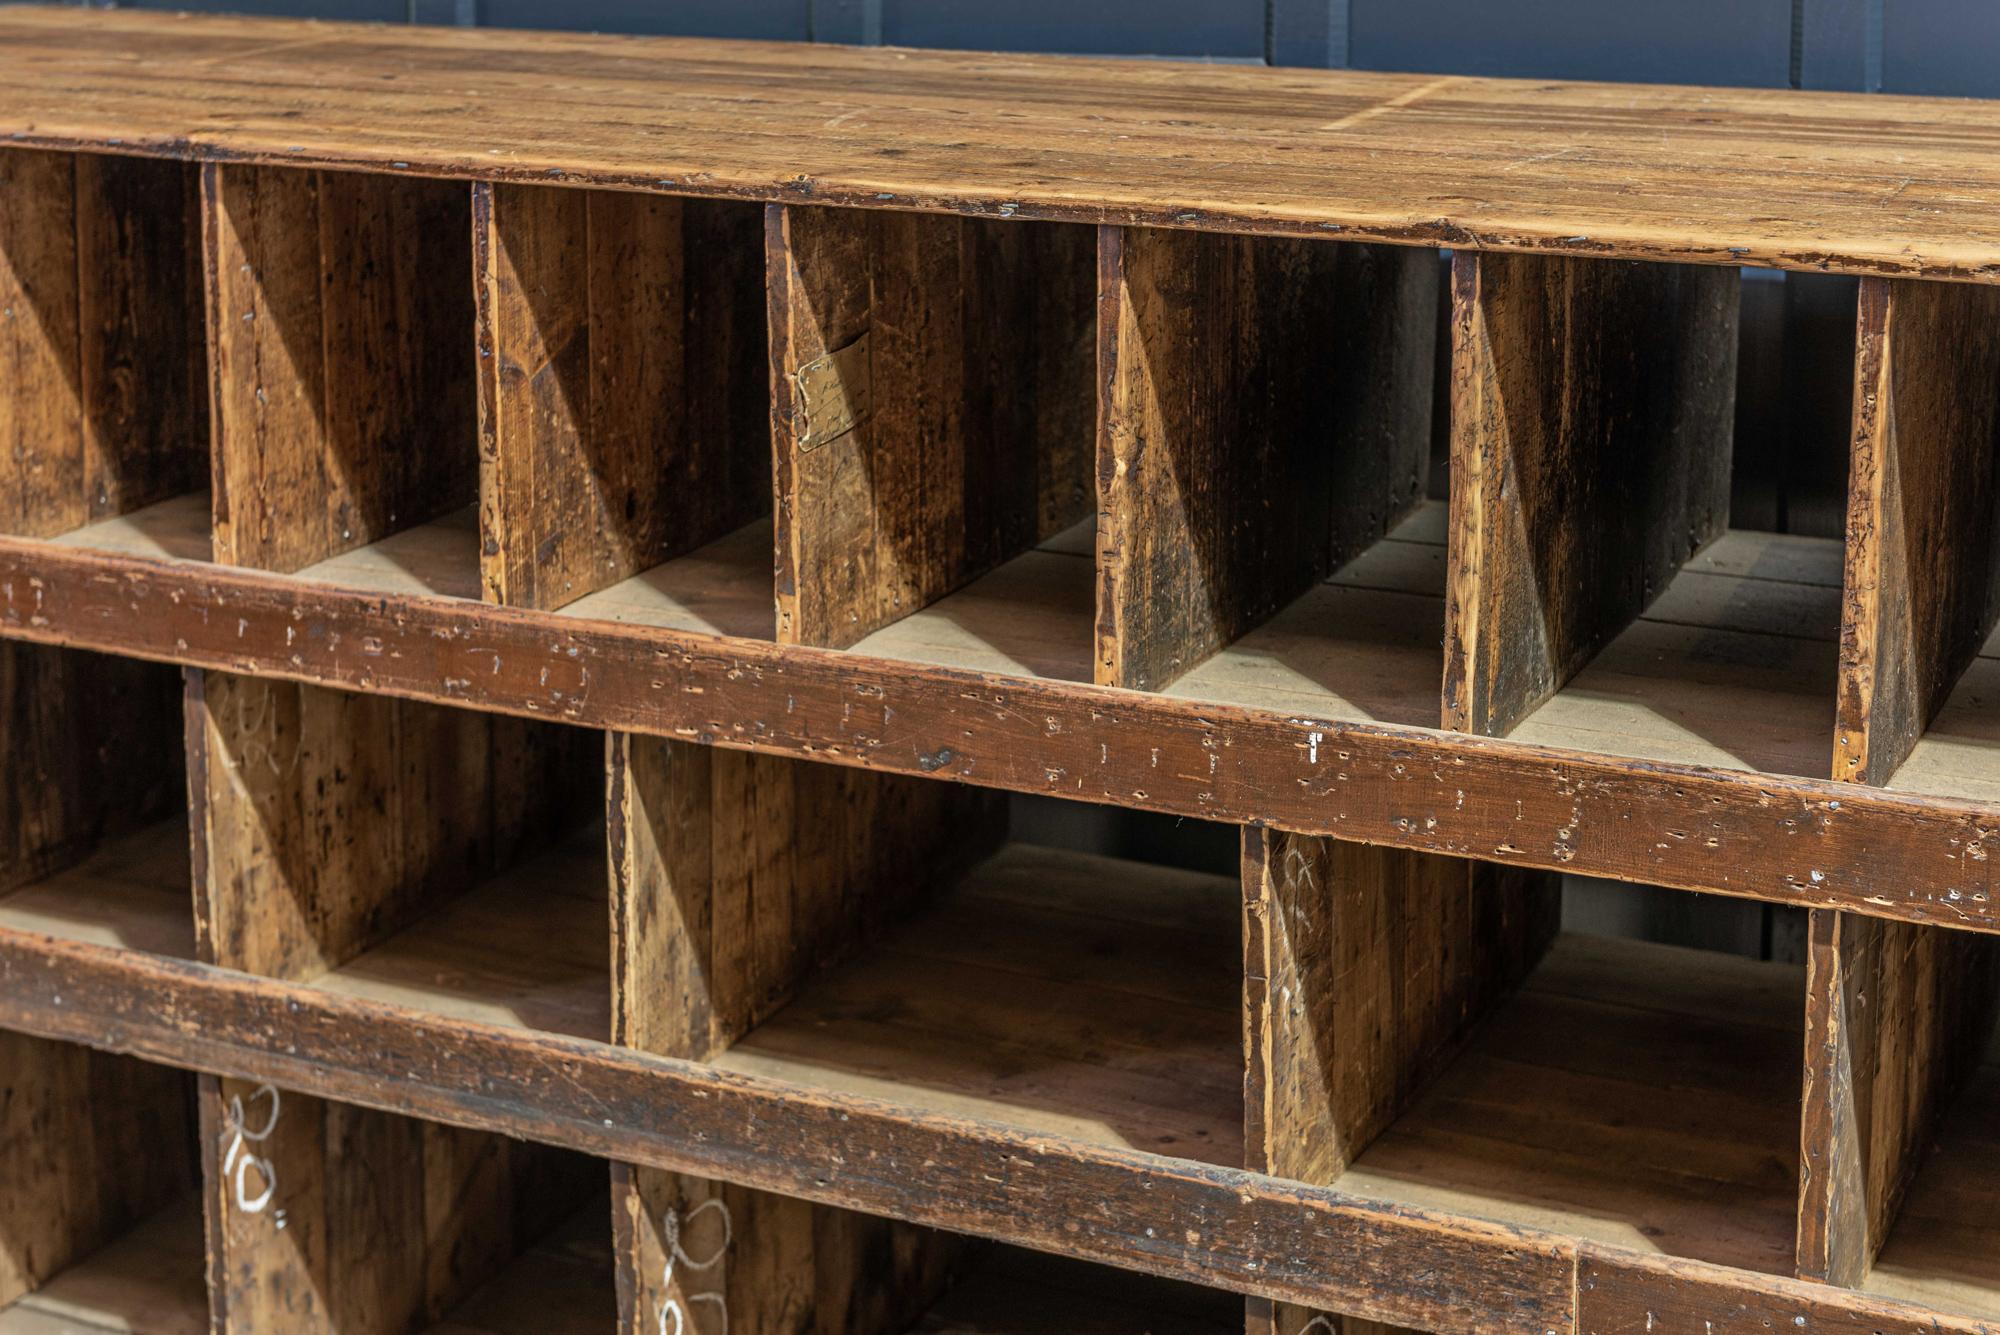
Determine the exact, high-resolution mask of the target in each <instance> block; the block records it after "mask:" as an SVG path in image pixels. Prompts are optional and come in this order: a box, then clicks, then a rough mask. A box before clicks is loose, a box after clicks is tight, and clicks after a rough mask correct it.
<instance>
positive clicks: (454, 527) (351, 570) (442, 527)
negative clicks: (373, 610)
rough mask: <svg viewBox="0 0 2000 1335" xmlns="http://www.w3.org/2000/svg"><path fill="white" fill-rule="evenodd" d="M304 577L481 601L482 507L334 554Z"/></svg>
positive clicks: (303, 572) (392, 592)
mask: <svg viewBox="0 0 2000 1335" xmlns="http://www.w3.org/2000/svg"><path fill="white" fill-rule="evenodd" d="M298 578H300V579H305V580H312V581H313V582H315V583H318V584H334V585H338V586H339V587H341V588H344V589H356V590H359V591H361V592H364V593H381V594H390V595H394V596H398V597H405V598H466V599H470V600H472V601H474V602H477V601H478V600H479V597H480V590H479V507H478V506H476V505H468V506H466V507H465V508H464V509H462V510H454V511H453V512H452V513H450V514H448V515H445V516H444V517H443V518H441V519H433V520H431V521H430V522H429V523H427V524H418V525H416V526H414V527H412V528H406V529H404V530H403V531H402V532H400V533H392V534H390V535H389V536H388V537H386V538H383V539H382V540H381V541H380V542H371V543H369V544H368V545H367V546H366V547H357V548H355V549H354V550H353V551H351V552H342V553H341V554H340V555H338V556H330V557H328V558H327V559H326V560H324V561H321V562H319V563H318V564H317V565H310V566H307V567H306V568H305V569H304V570H301V571H299V572H298Z"/></svg>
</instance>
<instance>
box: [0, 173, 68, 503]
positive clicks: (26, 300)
mask: <svg viewBox="0 0 2000 1335" xmlns="http://www.w3.org/2000/svg"><path fill="white" fill-rule="evenodd" d="M76 248H77V231H76V158H75V155H74V154H70V153H44V152H37V151H35V150H32V149H18V148H9V149H7V150H5V151H4V152H0V366H5V367H6V374H7V393H6V394H4V395H0V484H4V485H0V492H4V494H5V496H6V501H5V506H4V511H0V527H4V528H5V530H6V531H7V532H9V533H24V534H28V535H30V536H35V537H40V536H45V535H47V534H51V533H60V532H63V531H64V530H66V529H72V528H76V527H77V526H79V525H80V524H82V523H83V521H84V519H85V517H86V516H87V515H88V514H89V513H90V510H89V506H88V502H87V498H86V492H85V487H84V476H83V475H84V443H83V442H84V437H83V387H82V373H83V367H82V339H81V334H80V332H79V330H78V324H77V254H76Z"/></svg>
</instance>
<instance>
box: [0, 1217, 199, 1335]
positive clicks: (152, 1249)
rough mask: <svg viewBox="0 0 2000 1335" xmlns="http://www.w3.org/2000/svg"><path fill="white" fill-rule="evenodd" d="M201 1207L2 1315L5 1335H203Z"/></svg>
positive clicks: (138, 1235) (145, 1230) (158, 1224)
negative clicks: (114, 1333)
mask: <svg viewBox="0 0 2000 1335" xmlns="http://www.w3.org/2000/svg"><path fill="white" fill-rule="evenodd" d="M207 1330H208V1262H207V1259H206V1257H205V1256H204V1254H203V1251H202V1225H201V1204H200V1202H199V1201H198V1200H197V1199H196V1198H195V1197H194V1196H192V1195H189V1196H186V1197H183V1198H182V1199H181V1200H179V1201H176V1202H175V1203H174V1204H172V1205H169V1206H168V1207H167V1208H166V1209H164V1210H161V1211H159V1212H157V1213H156V1214H154V1215H153V1216H152V1217H151V1218H149V1219H146V1220H145V1221H143V1222H142V1223H141V1224H140V1225H139V1226H138V1227H137V1228H135V1229H133V1230H132V1231H131V1232H129V1233H127V1234H125V1235H124V1236H123V1237H120V1238H118V1239H116V1240H114V1241H112V1242H111V1243H109V1244H108V1245H106V1246H104V1247H101V1248H99V1249H98V1250H97V1251H95V1252H92V1253H91V1254H90V1255H89V1256H87V1257H85V1258H84V1259H83V1260H81V1261H79V1262H77V1263H76V1264H75V1265H73V1266H70V1267H69V1268H68V1269H67V1270H64V1271H62V1272H61V1273H59V1274H57V1275H56V1276H55V1277H54V1278H53V1279H51V1280H50V1281H49V1282H48V1283H47V1284H44V1285H43V1286H42V1287H41V1288H40V1289H38V1290H36V1291H35V1292H33V1293H30V1294H28V1295H27V1296H25V1297H23V1298H20V1299H18V1300H16V1301H15V1302H14V1303H13V1304H12V1305H11V1306H9V1307H7V1308H6V1309H4V1310H0V1335H96V1333H97V1332H100V1331H118V1332H134V1333H135V1335H206V1332H207Z"/></svg>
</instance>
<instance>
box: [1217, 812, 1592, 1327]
mask: <svg viewBox="0 0 2000 1335" xmlns="http://www.w3.org/2000/svg"><path fill="white" fill-rule="evenodd" d="M1560 906H1561V895H1560V886H1559V884H1558V882H1557V879H1556V878H1555V877H1553V876H1550V875H1549V874H1547V873H1542V872H1532V871H1530V872H1523V871H1518V870H1510V869H1506V868H1500V867H1495V866H1493V865H1491V864H1490V863H1481V862H1469V861H1464V860H1461V859H1457V858H1441V857H1436V856H1432V855H1427V854H1422V853H1409V852H1404V851H1402V850H1400V849H1384V848H1371V847H1369V846H1367V845H1365V844H1348V843H1340V842H1337V841H1335V840H1331V839H1319V838H1313V837H1309V836H1304V835H1295V834H1286V833H1283V832H1281V831H1276V830H1245V831H1244V833H1243V937H1244V951H1245V960H1244V998H1243V1006H1244V1011H1243V1014H1244V1053H1245V1059H1246V1062H1247V1070H1246V1074H1245V1077H1244V1092H1245V1101H1244V1128H1245V1139H1246V1142H1247V1144H1246V1152H1247V1155H1248V1159H1249V1163H1248V1167H1249V1168H1250V1169H1251V1170H1252V1171H1255V1172H1261V1173H1270V1174H1272V1175H1273V1176H1276V1177H1283V1178H1292V1179H1296V1180H1298V1181H1302V1182H1310V1183H1317V1184H1331V1183H1333V1182H1334V1181H1335V1180H1336V1179H1338V1178H1339V1177H1340V1175H1341V1174H1342V1173H1343V1172H1345V1171H1346V1169H1347V1167H1348V1165H1349V1164H1351V1163H1352V1162H1353V1161H1354V1159H1355V1158H1356V1157H1357V1156H1358V1155H1359V1154H1360V1153H1361V1151H1362V1150H1363V1149H1365V1148H1366V1147H1367V1145H1368V1143H1369V1142H1370V1141H1371V1140H1373V1139H1374V1138H1375V1137H1376V1136H1377V1135H1379V1134H1380V1133H1381V1132H1382V1131H1383V1130H1385V1129H1386V1128H1387V1127H1388V1126H1389V1124H1390V1123H1391V1122H1392V1121H1394V1120H1395V1119H1396V1118H1397V1117H1398V1116H1399V1115H1400V1114H1402V1113H1403V1112H1404V1111H1405V1110H1407V1109H1408V1107H1409V1106H1410V1104H1411V1102H1412V1100H1413V1099H1414V1097H1415V1095H1416V1094H1417V1092H1418V1090H1420V1089H1421V1088H1422V1087H1423V1085H1424V1084H1425V1083H1426V1082H1427V1081H1428V1080H1429V1079H1430V1078H1431V1077H1432V1076H1434V1075H1436V1074H1437V1072H1438V1071H1439V1070H1441V1069H1442V1068H1443V1065H1444V1063H1445V1062H1446V1061H1447V1060H1449V1059H1450V1057H1451V1056H1452V1055H1453V1054H1454V1053H1455V1051H1456V1050H1457V1047H1458V1045H1459V1043H1460V1041H1461V1040H1463V1039H1464V1037H1465V1035H1466V1034H1467V1033H1468V1032H1469V1031H1470V1029H1471V1028H1472V1026H1474V1025H1475V1024H1477V1023H1478V1022H1479V1021H1480V1020H1481V1019H1483V1018H1484V1017H1485V1015H1486V1013H1487V1012H1488V1011H1489V1010H1491V1008H1492V1007H1493V1005H1494V1004H1495V1003H1496V1002H1498V1001H1499V1000H1500V999H1501V998H1502V997H1504V996H1505V995H1506V994H1507V993H1508V992H1509V991H1510V990H1512V989H1513V988H1514V987H1515V986H1517V985H1518V984H1519V983H1520V982H1521V980H1522V979H1523V978H1525V977H1527V975H1528V973H1529V971H1530V970H1532V969H1533V968H1534V967H1535V964H1536V962H1537V961H1538V960H1540V958H1541V955H1542V951H1543V950H1544V949H1545V948H1546V947H1547V946H1548V944H1549V942H1550V941H1551V940H1552V939H1554V937H1555V933H1556V926H1557V920H1558V917H1559V914H1560ZM1248 1315H1249V1328H1250V1330H1251V1332H1252V1335H1303V1332H1306V1331H1308V1330H1313V1329H1319V1328H1321V1327H1320V1326H1316V1325H1314V1324H1313V1323H1314V1322H1315V1321H1316V1320H1318V1319H1319V1318H1318V1316H1317V1314H1315V1313H1314V1312H1312V1311H1311V1310H1309V1309H1305V1308H1299V1307H1293V1306H1288V1305H1282V1304H1279V1305H1274V1304H1271V1303H1268V1302H1265V1301H1263V1300H1261V1299H1255V1298H1253V1299H1251V1300H1250V1303H1249V1313H1248ZM1325 1320H1326V1322H1331V1323H1337V1324H1336V1329H1335V1335H1375V1332H1376V1331H1378V1330H1381V1329H1383V1328H1379V1327H1376V1326H1374V1325H1373V1324H1372V1323H1366V1322H1361V1321H1356V1320H1353V1319H1350V1318H1345V1317H1338V1316H1331V1315H1329V1316H1327V1317H1326V1319H1325ZM1323 1324H1324V1323H1323Z"/></svg>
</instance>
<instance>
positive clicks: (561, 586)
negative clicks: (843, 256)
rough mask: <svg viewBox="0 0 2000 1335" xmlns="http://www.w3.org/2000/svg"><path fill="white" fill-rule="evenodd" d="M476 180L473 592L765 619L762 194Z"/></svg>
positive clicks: (757, 632)
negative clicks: (696, 195) (737, 197)
mask: <svg viewBox="0 0 2000 1335" xmlns="http://www.w3.org/2000/svg"><path fill="white" fill-rule="evenodd" d="M472 199H473V234H474V246H473V256H474V262H475V267H476V271H477V284H478V299H479V320H478V323H479V339H478V342H479V419H480V507H479V525H478V527H479V535H480V562H479V565H480V570H481V574H482V579H483V584H484V592H485V596H486V598H487V599H488V600H489V601H491V602H496V603H504V604H507V605H509V606H515V607H533V608H540V609H544V610H553V609H557V608H561V609H563V610H564V611H565V612H567V613H569V614H572V615H576V616H585V617H593V618H597V619H603V620H616V621H627V622H633V623H637V624H641V625H652V626H662V627H669V628H672V629H677V630H693V631H701V632H709V633H720V634H729V635H742V636H750V637H755V638H760V639H766V640H768V639H770V638H772V634H773V616H774V613H773V608H772V596H771V545H772V530H771V520H770V514H771V446H770V432H771V411H770V410H771V390H770V374H771V372H770V359H769V351H768V349H769V337H768V332H767V330H766V326H765V306H764V222H763V209H762V208H761V207H759V206H758V205H755V204H743V203H736V202H731V201H726V200H703V199H682V198H677V197H675V196H671V195H662V194H636V193H621V192H615V191H606V190H579V189H570V188H566V187H561V186H552V185H490V186H489V185H486V184H477V185H475V186H474V187H473V197H472Z"/></svg>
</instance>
